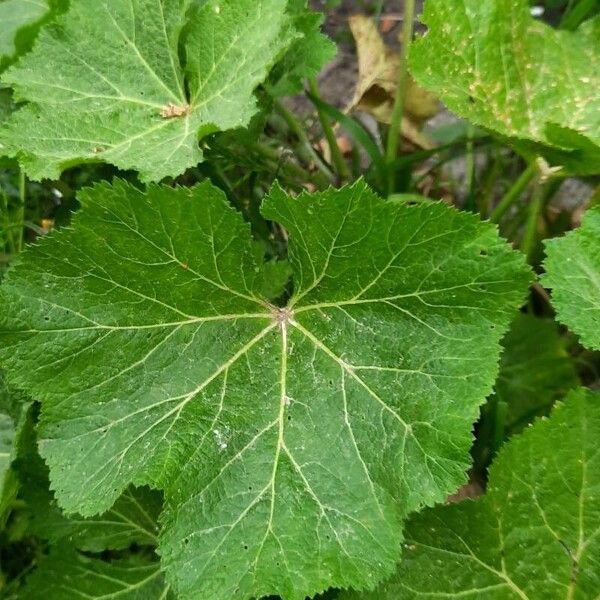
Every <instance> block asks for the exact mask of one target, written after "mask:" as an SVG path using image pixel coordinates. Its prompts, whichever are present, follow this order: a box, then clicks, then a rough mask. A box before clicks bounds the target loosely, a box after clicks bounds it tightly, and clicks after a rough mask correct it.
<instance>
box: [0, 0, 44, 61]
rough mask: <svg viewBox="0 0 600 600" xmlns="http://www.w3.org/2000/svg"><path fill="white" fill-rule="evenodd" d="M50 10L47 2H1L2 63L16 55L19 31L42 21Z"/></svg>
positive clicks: (22, 0)
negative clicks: (16, 41)
mask: <svg viewBox="0 0 600 600" xmlns="http://www.w3.org/2000/svg"><path fill="white" fill-rule="evenodd" d="M49 10H50V7H49V5H48V1H47V0H3V1H0V23H1V24H2V25H1V27H0V63H1V62H2V60H3V59H5V58H10V57H11V56H13V55H14V54H15V53H16V51H17V48H16V46H15V38H16V36H17V34H18V33H19V31H20V30H22V29H23V28H24V27H28V26H30V25H33V24H34V23H37V22H38V21H40V20H41V19H42V18H43V17H44V16H45V15H46V14H47V13H48V11H49Z"/></svg>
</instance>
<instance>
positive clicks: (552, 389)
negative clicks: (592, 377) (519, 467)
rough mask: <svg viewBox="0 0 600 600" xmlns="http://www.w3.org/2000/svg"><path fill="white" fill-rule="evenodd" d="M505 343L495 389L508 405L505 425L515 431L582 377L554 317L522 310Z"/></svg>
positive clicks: (540, 412) (546, 411) (562, 396)
mask: <svg viewBox="0 0 600 600" xmlns="http://www.w3.org/2000/svg"><path fill="white" fill-rule="evenodd" d="M502 345H503V346H504V351H503V353H502V358H501V359H500V373H499V375H498V380H497V381H496V387H495V392H496V395H497V397H498V400H499V401H501V402H505V403H506V405H507V408H508V410H507V415H506V427H507V430H508V431H509V432H511V433H514V432H515V431H517V430H519V429H522V428H523V427H524V426H525V425H526V424H527V423H531V421H532V420H533V418H534V417H536V416H541V415H544V414H547V413H548V411H549V410H550V408H551V407H552V405H553V404H554V402H555V401H556V400H559V399H561V398H564V397H565V395H566V394H567V392H568V391H569V390H571V389H573V388H575V387H577V386H578V385H579V378H578V377H577V372H576V370H575V365H574V363H573V361H572V360H571V357H570V356H569V354H568V352H567V350H566V344H565V340H564V338H562V337H561V335H560V334H559V331H558V327H557V324H556V323H555V322H554V321H553V320H550V319H540V318H537V317H534V316H533V315H529V314H520V315H519V316H518V317H517V318H516V319H515V320H514V321H513V323H512V325H511V328H510V330H509V332H508V333H507V334H506V336H505V338H504V340H503V342H502Z"/></svg>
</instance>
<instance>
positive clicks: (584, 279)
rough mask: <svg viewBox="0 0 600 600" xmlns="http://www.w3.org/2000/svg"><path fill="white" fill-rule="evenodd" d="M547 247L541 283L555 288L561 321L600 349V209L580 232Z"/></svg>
mask: <svg viewBox="0 0 600 600" xmlns="http://www.w3.org/2000/svg"><path fill="white" fill-rule="evenodd" d="M545 244H546V255H547V258H546V261H545V262H544V268H545V270H546V274H545V275H544V276H543V277H542V283H543V285H545V286H546V287H548V288H551V289H552V304H553V305H554V308H555V309H556V312H557V315H558V320H559V321H560V322H561V323H564V324H565V325H566V326H567V327H569V328H570V329H571V330H572V331H573V332H574V333H576V334H577V335H578V336H579V337H580V338H581V341H582V343H583V344H584V345H586V346H588V347H590V348H593V349H594V350H600V285H599V282H600V208H594V209H592V210H589V211H588V212H587V213H586V214H585V215H584V218H583V222H582V225H581V227H580V228H579V229H577V230H575V231H572V232H570V233H568V234H567V235H566V236H564V237H563V238H560V239H553V240H547V241H546V242H545Z"/></svg>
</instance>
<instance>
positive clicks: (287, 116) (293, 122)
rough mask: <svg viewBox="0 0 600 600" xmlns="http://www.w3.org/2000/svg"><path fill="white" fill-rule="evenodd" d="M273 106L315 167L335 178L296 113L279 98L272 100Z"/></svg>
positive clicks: (328, 176)
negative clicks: (313, 145)
mask: <svg viewBox="0 0 600 600" xmlns="http://www.w3.org/2000/svg"><path fill="white" fill-rule="evenodd" d="M273 106H274V107H275V108H276V109H277V112H278V113H279V114H280V115H281V116H282V117H283V119H284V121H285V122H286V124H287V126H288V127H289V128H290V131H291V132H292V133H293V134H294V135H295V136H296V138H298V142H299V143H300V147H301V148H302V150H303V151H304V152H305V153H306V155H307V156H309V157H310V159H311V160H312V161H313V162H314V163H315V165H316V167H317V169H319V171H321V173H323V175H325V176H326V177H327V178H328V179H329V180H330V181H333V180H334V179H335V178H334V176H333V173H332V172H331V170H330V169H329V167H328V166H327V165H326V164H325V163H324V162H323V160H322V159H321V157H320V156H319V155H318V154H317V152H316V151H315V149H314V148H313V147H312V144H311V143H310V140H309V139H308V136H307V135H306V132H305V131H304V127H303V126H302V124H301V123H300V121H298V119H297V118H296V115H295V114H294V113H293V112H292V111H291V110H289V109H288V108H287V106H285V104H283V102H281V101H280V100H277V99H275V100H273Z"/></svg>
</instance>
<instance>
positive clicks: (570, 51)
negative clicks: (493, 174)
mask: <svg viewBox="0 0 600 600" xmlns="http://www.w3.org/2000/svg"><path fill="white" fill-rule="evenodd" d="M423 22H424V23H425V25H427V27H428V31H427V33H426V34H425V35H424V36H423V37H422V38H421V39H420V40H417V41H416V42H415V44H414V45H413V48H412V51H411V55H410V67H411V72H412V74H413V76H414V77H415V79H416V80H417V81H418V82H419V83H420V84H421V85H423V86H424V87H425V88H427V89H429V90H431V91H432V92H434V93H436V94H437V95H438V96H439V97H440V98H441V99H442V100H443V101H444V102H445V103H446V105H447V106H448V107H449V108H450V109H451V110H453V111H454V112H456V113H457V114H459V115H460V116H462V117H465V118H467V119H469V120H470V121H471V122H473V123H475V124H477V125H481V126H483V127H487V128H489V129H491V130H493V131H495V132H497V133H499V134H500V135H502V136H506V137H509V138H513V142H515V143H516V144H517V146H518V147H519V148H520V149H522V151H524V152H525V153H526V154H530V155H532V156H533V155H536V154H544V155H545V156H546V158H548V159H549V160H550V162H551V163H552V164H557V165H562V166H564V167H565V168H566V170H567V171H576V172H582V173H586V172H592V173H593V172H600V95H599V94H598V89H600V43H599V40H600V17H597V18H595V19H592V20H590V21H587V22H585V23H583V25H582V26H581V27H580V28H579V30H578V31H575V32H571V31H557V30H554V29H552V28H551V27H550V26H548V25H545V24H544V23H541V22H540V21H538V20H536V19H534V18H533V17H532V16H531V14H530V3H529V2H528V1H527V0H463V1H461V2H455V0H427V2H426V3H425V11H424V15H423Z"/></svg>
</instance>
